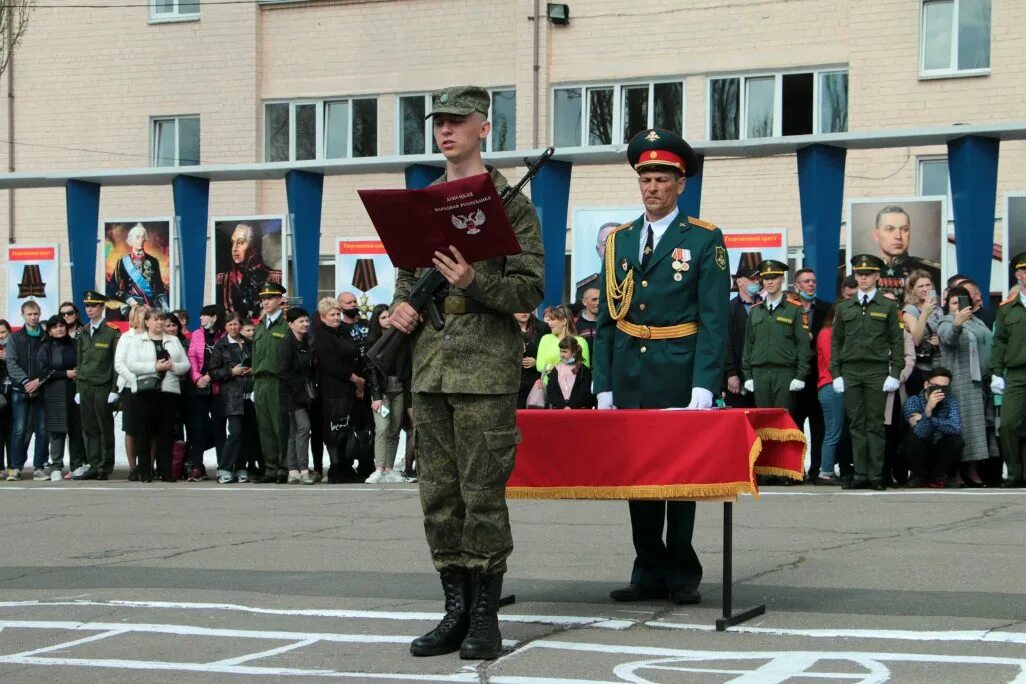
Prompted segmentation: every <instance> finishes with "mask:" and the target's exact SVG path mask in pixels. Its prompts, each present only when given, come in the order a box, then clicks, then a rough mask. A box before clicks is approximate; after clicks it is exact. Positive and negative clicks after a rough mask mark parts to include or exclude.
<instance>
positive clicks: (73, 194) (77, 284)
mask: <svg viewBox="0 0 1026 684" xmlns="http://www.w3.org/2000/svg"><path fill="white" fill-rule="evenodd" d="M64 197H65V204H66V208H67V214H68V246H69V249H70V252H71V289H72V293H71V298H72V299H73V300H74V301H76V302H78V307H79V309H80V310H81V309H82V307H83V305H82V293H83V292H84V291H86V290H95V289H97V286H96V240H97V238H96V235H97V232H98V231H99V225H100V186H99V185H98V184H96V183H88V182H86V181H79V180H69V181H68V183H67V185H66V186H65V187H64ZM99 289H100V291H101V292H102V291H103V289H104V288H103V287H100V288H99Z"/></svg>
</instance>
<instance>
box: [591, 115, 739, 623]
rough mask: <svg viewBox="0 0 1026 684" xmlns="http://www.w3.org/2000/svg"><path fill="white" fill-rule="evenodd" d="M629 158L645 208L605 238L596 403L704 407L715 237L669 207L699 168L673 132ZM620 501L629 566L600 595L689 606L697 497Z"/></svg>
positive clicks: (696, 575) (716, 370) (695, 579)
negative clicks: (630, 542) (630, 549)
mask: <svg viewBox="0 0 1026 684" xmlns="http://www.w3.org/2000/svg"><path fill="white" fill-rule="evenodd" d="M627 159H628V162H629V163H630V165H631V167H632V168H634V169H635V170H636V171H637V172H638V182H639V185H640V189H641V197H642V200H643V202H644V204H645V214H644V215H642V216H640V217H638V218H637V219H636V220H635V221H633V222H631V223H625V224H623V225H622V226H620V227H619V228H617V229H616V231H615V232H613V233H612V234H611V235H610V236H609V237H608V238H607V242H606V249H605V258H604V263H603V266H602V277H601V292H600V297H599V311H598V321H597V324H596V325H597V333H596V337H595V341H596V343H595V355H594V357H593V360H592V372H593V374H594V375H593V378H594V391H595V392H596V394H597V395H598V407H599V408H600V409H613V408H630V409H639V408H653V409H662V408H684V407H688V408H708V407H711V406H712V402H713V393H714V392H718V391H719V388H720V384H721V383H722V381H723V356H724V349H725V345H726V334H727V305H728V302H729V293H730V276H729V273H728V271H727V250H726V248H725V247H724V246H723V235H722V233H720V230H719V229H718V228H717V227H716V226H714V225H712V224H710V223H706V222H705V221H701V220H699V219H696V218H690V217H685V216H683V215H681V214H680V212H679V210H678V208H677V200H678V198H679V196H680V194H681V193H682V192H684V185H685V179H686V178H689V177H692V176H694V175H695V174H697V173H698V171H699V169H698V159H697V158H696V157H695V153H694V151H693V150H692V149H691V147H690V146H689V145H688V144H687V143H686V142H685V141H684V140H683V139H681V137H680V136H678V135H676V134H674V133H671V132H669V131H664V130H646V131H642V132H640V133H638V134H637V135H636V136H634V138H633V139H632V140H631V142H630V144H629V145H628V148H627ZM682 448H687V445H686V444H682ZM629 505H630V515H631V529H632V533H633V538H634V549H635V552H636V558H635V560H634V569H633V571H632V573H631V579H630V584H629V585H628V586H627V587H624V588H622V589H617V590H615V591H613V592H612V593H611V594H610V597H611V598H613V599H614V600H616V601H640V600H645V599H652V598H670V599H671V600H673V601H674V602H675V603H678V604H687V603H698V602H699V601H700V600H701V595H700V594H699V593H698V585H699V583H700V582H701V580H702V564H701V563H700V562H699V560H698V555H697V554H696V553H695V549H694V547H693V546H692V545H691V536H692V533H693V532H694V525H695V503H694V502H693V501H670V502H666V501H631V502H629ZM664 519H665V525H666V527H667V533H666V542H665V543H664V542H663V526H664Z"/></svg>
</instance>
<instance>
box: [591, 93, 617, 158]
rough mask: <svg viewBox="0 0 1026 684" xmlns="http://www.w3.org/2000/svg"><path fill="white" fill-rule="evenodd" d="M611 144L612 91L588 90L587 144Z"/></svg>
mask: <svg viewBox="0 0 1026 684" xmlns="http://www.w3.org/2000/svg"><path fill="white" fill-rule="evenodd" d="M612 142H613V89H612V88H589V89H588V144H589V145H609V144H610V143H612Z"/></svg>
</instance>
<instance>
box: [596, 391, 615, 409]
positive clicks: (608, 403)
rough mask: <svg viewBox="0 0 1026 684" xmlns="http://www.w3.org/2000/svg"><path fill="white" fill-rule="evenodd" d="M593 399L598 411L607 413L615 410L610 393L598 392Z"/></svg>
mask: <svg viewBox="0 0 1026 684" xmlns="http://www.w3.org/2000/svg"><path fill="white" fill-rule="evenodd" d="M595 398H596V399H598V407H599V410H600V411H607V410H610V409H615V408H616V407H615V406H613V393H612V392H599V393H598V394H596V395H595Z"/></svg>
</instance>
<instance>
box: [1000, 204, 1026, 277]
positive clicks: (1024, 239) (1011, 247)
mask: <svg viewBox="0 0 1026 684" xmlns="http://www.w3.org/2000/svg"><path fill="white" fill-rule="evenodd" d="M1002 244H1003V245H1004V249H1003V250H1002V253H1001V254H1002V259H1001V263H1002V267H1001V273H1004V274H1007V278H1005V279H1003V282H1002V285H1003V288H1002V291H1001V293H1002V294H1004V293H1006V292H1008V290H1009V289H1010V288H1011V287H1012V286H1013V285H1015V284H1016V280H1015V269H1014V268H1012V258H1013V257H1014V256H1016V255H1018V254H1022V253H1023V252H1026V193H1009V194H1008V195H1006V196H1005V235H1004V242H1003V243H1002Z"/></svg>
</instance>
